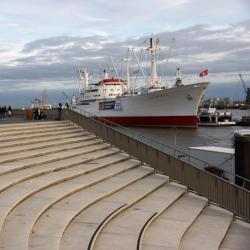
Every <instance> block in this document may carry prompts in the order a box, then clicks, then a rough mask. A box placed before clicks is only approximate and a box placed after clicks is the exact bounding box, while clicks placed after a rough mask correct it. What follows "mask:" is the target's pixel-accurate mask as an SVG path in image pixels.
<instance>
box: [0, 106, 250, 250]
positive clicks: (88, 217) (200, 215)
mask: <svg viewBox="0 0 250 250" xmlns="http://www.w3.org/2000/svg"><path fill="white" fill-rule="evenodd" d="M19 115H20V117H23V116H24V115H25V112H23V113H22V112H21V111H20V113H19ZM49 117H50V118H51V119H55V118H56V112H54V113H51V114H50V116H49ZM62 117H63V119H64V120H63V121H41V122H31V121H27V122H19V123H7V122H8V121H6V122H3V123H0V133H1V138H0V149H1V150H0V155H1V157H0V249H5V250H6V249H9V250H10V249H13V250H14V249H15V250H16V249H18V250H25V249H35V250H39V249H41V250H42V249H43V250H45V249H46V250H54V249H60V250H63V249H65V250H66V249H67V250H69V249H74V250H76V249H79V250H80V249H126V250H127V249H147V250H151V249H191V248H192V249H205V250H206V249H207V250H211V249H223V250H224V249H234V250H236V249H246V250H247V249H248V248H249V245H250V239H249V235H250V224H249V222H250V191H249V190H246V189H244V188H242V187H240V186H237V185H235V184H233V183H230V182H229V181H227V180H225V179H222V178H220V177H218V176H216V175H213V174H211V173H208V172H206V171H203V170H201V169H198V168H196V167H195V166H193V165H191V164H190V163H188V162H187V161H184V160H183V158H180V157H178V156H179V152H176V151H175V150H174V149H173V152H170V151H171V149H167V150H166V149H165V148H164V147H163V146H162V145H160V144H157V143H155V142H154V141H153V140H149V139H147V138H145V137H143V136H141V135H138V134H135V135H131V134H128V133H126V130H121V129H119V128H118V127H116V126H114V124H112V123H110V122H105V121H104V120H99V119H97V118H96V117H92V116H91V115H90V114H88V113H83V114H80V113H79V112H76V111H73V110H67V113H66V111H65V112H64V113H63V114H62ZM201 244H202V245H201Z"/></svg>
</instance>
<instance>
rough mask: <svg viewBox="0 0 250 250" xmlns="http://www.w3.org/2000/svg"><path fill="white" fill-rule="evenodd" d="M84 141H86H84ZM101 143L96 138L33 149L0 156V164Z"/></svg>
mask: <svg viewBox="0 0 250 250" xmlns="http://www.w3.org/2000/svg"><path fill="white" fill-rule="evenodd" d="M84 139H86V140H84ZM102 142H103V141H102V140H101V139H97V138H96V137H94V138H93V137H92V138H91V137H87V138H83V140H82V141H80V142H71V143H68V144H58V145H57V146H50V147H45V148H41V149H40V148H39V149H34V150H29V151H24V152H17V153H10V154H6V155H2V156H1V158H0V164H3V163H7V162H13V161H20V160H23V159H30V158H35V157H38V156H43V155H47V156H49V155H51V154H53V153H58V152H65V151H67V150H73V149H79V148H82V147H87V146H90V145H94V144H98V143H102Z"/></svg>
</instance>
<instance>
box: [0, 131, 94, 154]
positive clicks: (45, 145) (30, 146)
mask: <svg viewBox="0 0 250 250" xmlns="http://www.w3.org/2000/svg"><path fill="white" fill-rule="evenodd" d="M88 138H89V139H94V138H96V136H95V135H93V134H89V133H86V134H85V135H81V136H78V137H70V138H62V139H57V140H53V141H41V142H40V140H39V141H37V142H36V143H34V144H26V145H15V146H9V147H5V148H2V149H1V151H0V156H1V155H6V154H13V153H19V152H23V151H31V150H36V149H43V148H48V147H55V146H58V145H66V144H69V143H75V142H81V141H83V140H87V139H88Z"/></svg>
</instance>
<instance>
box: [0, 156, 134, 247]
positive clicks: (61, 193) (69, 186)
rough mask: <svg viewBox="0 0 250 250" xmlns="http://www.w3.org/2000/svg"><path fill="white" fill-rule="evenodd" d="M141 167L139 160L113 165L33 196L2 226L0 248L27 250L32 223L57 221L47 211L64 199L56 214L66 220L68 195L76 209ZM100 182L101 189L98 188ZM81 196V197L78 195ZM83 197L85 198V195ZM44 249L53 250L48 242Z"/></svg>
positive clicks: (35, 230) (12, 213)
mask: <svg viewBox="0 0 250 250" xmlns="http://www.w3.org/2000/svg"><path fill="white" fill-rule="evenodd" d="M138 164H139V162H138V161H134V160H127V161H125V162H121V163H117V164H114V165H110V166H108V167H106V168H104V169H101V170H98V171H94V172H91V173H89V174H87V175H82V176H79V177H76V178H74V179H71V180H68V181H64V182H62V183H59V184H56V185H54V186H51V187H49V188H47V189H44V190H42V191H40V192H38V193H36V194H34V195H32V196H30V197H29V198H28V199H26V200H24V201H23V202H21V203H20V204H18V205H17V206H16V207H15V208H14V209H13V211H12V212H11V213H10V214H9V215H8V216H7V218H6V220H5V223H4V225H3V227H2V232H1V237H0V239H1V240H0V241H1V243H0V246H1V247H0V249H1V248H3V249H17V247H18V249H20V250H21V249H27V247H28V239H29V235H30V232H31V229H32V226H33V224H34V223H36V225H39V223H40V222H41V221H43V220H44V217H45V219H46V218H48V217H49V218H50V219H49V220H54V219H56V218H55V217H54V213H53V214H51V215H50V214H49V213H47V212H46V211H47V210H48V212H49V211H51V210H52V207H53V205H55V204H57V203H58V202H59V203H60V201H61V200H62V201H65V200H66V201H65V203H64V208H63V209H62V211H61V213H60V211H58V209H56V211H57V212H56V213H55V214H56V217H57V218H58V216H61V215H63V214H64V215H63V218H61V219H60V221H63V220H64V217H65V216H66V214H67V212H68V210H67V206H69V205H70V204H71V202H70V204H69V202H67V197H68V196H70V197H72V196H73V197H74V199H73V200H72V202H73V203H74V204H75V206H77V205H78V204H79V203H80V202H81V199H83V200H84V201H87V200H88V201H89V202H91V200H92V199H98V197H100V195H101V194H102V193H103V192H105V189H109V187H110V185H111V186H112V183H113V182H112V181H109V179H110V178H112V177H114V176H116V175H119V174H121V173H123V172H125V171H128V170H129V169H132V168H134V167H137V166H138ZM119 181H121V179H119ZM99 183H101V186H99V185H98V184H99ZM105 183H106V185H105ZM117 183H118V180H116V181H114V184H113V185H117ZM96 185H98V187H99V189H98V188H96ZM22 186H23V187H24V186H25V187H26V186H29V187H30V184H29V183H26V185H24V184H22ZM86 188H87V189H86ZM98 190H99V191H98ZM88 191H89V192H88ZM98 192H99V193H98ZM79 194H81V195H80V196H79ZM83 194H84V196H82V195H83ZM77 195H78V196H77ZM76 197H78V198H76ZM60 204H61V203H60ZM45 212H46V213H45ZM52 217H53V219H52ZM56 221H57V222H59V221H58V219H56ZM13 228H15V231H16V232H18V235H20V237H18V236H17V235H13V233H12V232H13ZM38 230H42V227H41V226H40V227H38V228H36V226H35V227H34V229H33V230H32V231H33V232H38ZM49 230H50V228H49V227H48V229H47V231H49ZM52 231H53V230H52ZM38 234H39V233H38ZM33 235H34V234H33ZM54 235H55V234H54ZM47 243H48V242H47ZM43 249H52V242H51V241H50V242H49V247H48V248H46V247H45V246H43Z"/></svg>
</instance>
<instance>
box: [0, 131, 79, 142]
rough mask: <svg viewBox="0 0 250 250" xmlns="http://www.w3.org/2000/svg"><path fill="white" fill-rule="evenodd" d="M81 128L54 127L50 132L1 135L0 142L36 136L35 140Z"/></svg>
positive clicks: (69, 132)
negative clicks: (65, 128) (64, 128)
mask: <svg viewBox="0 0 250 250" xmlns="http://www.w3.org/2000/svg"><path fill="white" fill-rule="evenodd" d="M81 131H82V130H80V129H78V128H71V129H67V130H61V131H60V130H59V131H57V129H55V130H54V131H51V132H45V133H43V132H41V133H40V134H32V133H30V134H21V135H19V136H14V135H13V136H8V137H1V138H0V143H2V142H9V141H11V140H23V139H28V138H29V139H31V138H36V139H37V140H39V139H38V138H40V137H45V136H46V137H49V136H55V135H65V134H73V133H79V132H81Z"/></svg>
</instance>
